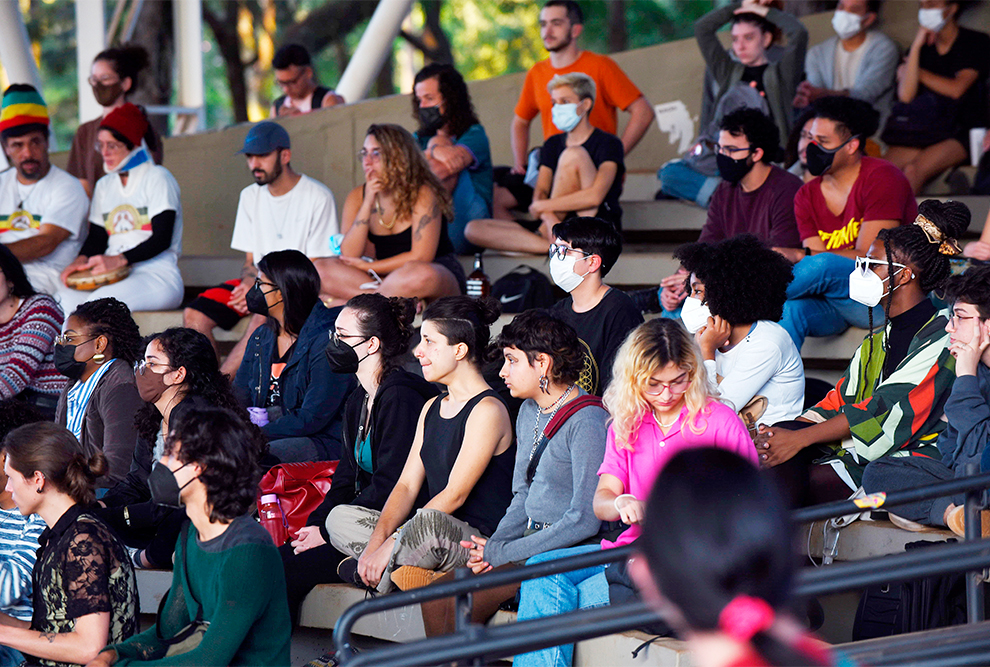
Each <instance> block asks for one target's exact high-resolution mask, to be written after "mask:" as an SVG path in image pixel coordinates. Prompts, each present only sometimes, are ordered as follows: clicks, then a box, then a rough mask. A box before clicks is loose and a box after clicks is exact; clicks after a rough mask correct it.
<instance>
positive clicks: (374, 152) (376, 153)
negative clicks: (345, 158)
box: [358, 148, 382, 162]
mask: <svg viewBox="0 0 990 667" xmlns="http://www.w3.org/2000/svg"><path fill="white" fill-rule="evenodd" d="M368 158H371V161H372V162H378V161H379V160H381V159H382V152H381V150H379V149H378V148H372V149H371V150H370V151H369V150H365V149H364V148H362V149H361V150H359V151H358V159H359V160H361V162H364V161H365V160H367V159H368Z"/></svg>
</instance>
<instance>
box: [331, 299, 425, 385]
mask: <svg viewBox="0 0 990 667" xmlns="http://www.w3.org/2000/svg"><path fill="white" fill-rule="evenodd" d="M344 307H345V308H352V309H354V311H355V314H356V316H357V321H358V324H359V325H360V327H361V331H360V334H361V335H362V336H374V337H375V338H377V339H378V340H379V341H381V354H382V367H381V371H380V372H379V376H378V381H379V382H381V381H382V380H383V379H384V378H385V376H386V375H388V374H389V373H391V372H392V371H394V370H396V369H398V368H402V356H403V355H404V354H405V353H406V352H408V351H409V340H410V338H412V334H413V329H412V323H413V319H414V318H415V317H416V302H415V301H414V300H413V299H405V298H402V297H398V296H393V297H386V296H382V295H381V294H358V295H357V296H355V297H352V298H351V299H350V300H349V301H348V302H347V303H346V304H345V305H344Z"/></svg>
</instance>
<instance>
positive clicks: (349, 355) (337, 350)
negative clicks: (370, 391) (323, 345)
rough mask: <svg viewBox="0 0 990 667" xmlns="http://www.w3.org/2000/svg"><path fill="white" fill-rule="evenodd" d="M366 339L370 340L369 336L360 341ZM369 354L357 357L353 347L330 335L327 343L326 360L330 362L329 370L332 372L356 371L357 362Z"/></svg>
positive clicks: (365, 340)
mask: <svg viewBox="0 0 990 667" xmlns="http://www.w3.org/2000/svg"><path fill="white" fill-rule="evenodd" d="M368 340H370V337H368V338H365V339H364V340H363V341H361V342H362V343H365V342H367V341H368ZM369 356H370V355H367V354H366V355H364V356H363V357H361V358H360V359H358V356H357V352H355V351H354V348H353V347H351V346H350V345H348V344H347V343H345V342H344V341H342V340H340V339H339V338H335V337H331V338H330V342H329V343H327V361H328V362H329V363H330V370H332V371H333V372H334V373H341V374H350V373H357V370H358V364H360V363H361V362H362V361H364V360H365V359H367V358H368V357H369Z"/></svg>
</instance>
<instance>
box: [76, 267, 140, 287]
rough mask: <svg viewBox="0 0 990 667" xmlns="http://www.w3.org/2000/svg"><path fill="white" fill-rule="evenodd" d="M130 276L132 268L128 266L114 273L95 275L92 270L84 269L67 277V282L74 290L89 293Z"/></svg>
mask: <svg viewBox="0 0 990 667" xmlns="http://www.w3.org/2000/svg"><path fill="white" fill-rule="evenodd" d="M130 274H131V267H130V266H127V265H125V266H122V267H120V268H119V269H114V270H113V271H108V272H107V273H97V274H95V275H94V274H93V272H92V270H91V269H83V270H82V271H76V272H75V273H70V274H69V275H68V276H67V277H66V279H65V282H66V284H67V285H68V286H69V287H71V288H72V289H77V290H83V291H87V292H88V291H92V290H95V289H96V288H98V287H103V286H104V285H112V284H114V283H119V282H120V281H121V280H123V279H124V278H126V277H127V276H129V275H130Z"/></svg>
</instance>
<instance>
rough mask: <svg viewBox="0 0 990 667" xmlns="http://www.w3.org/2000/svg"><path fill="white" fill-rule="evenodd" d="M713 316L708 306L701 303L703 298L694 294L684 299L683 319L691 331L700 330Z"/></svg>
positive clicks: (682, 307)
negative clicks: (697, 297) (698, 297)
mask: <svg viewBox="0 0 990 667" xmlns="http://www.w3.org/2000/svg"><path fill="white" fill-rule="evenodd" d="M711 316H712V313H711V311H710V310H708V306H706V305H705V304H703V303H701V299H696V298H695V297H693V296H689V297H688V298H686V299H684V305H683V306H681V321H682V322H684V326H685V327H686V328H687V330H688V331H690V332H691V333H697V332H698V331H700V330H701V327H703V326H705V325H706V324H708V318H709V317H711Z"/></svg>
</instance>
